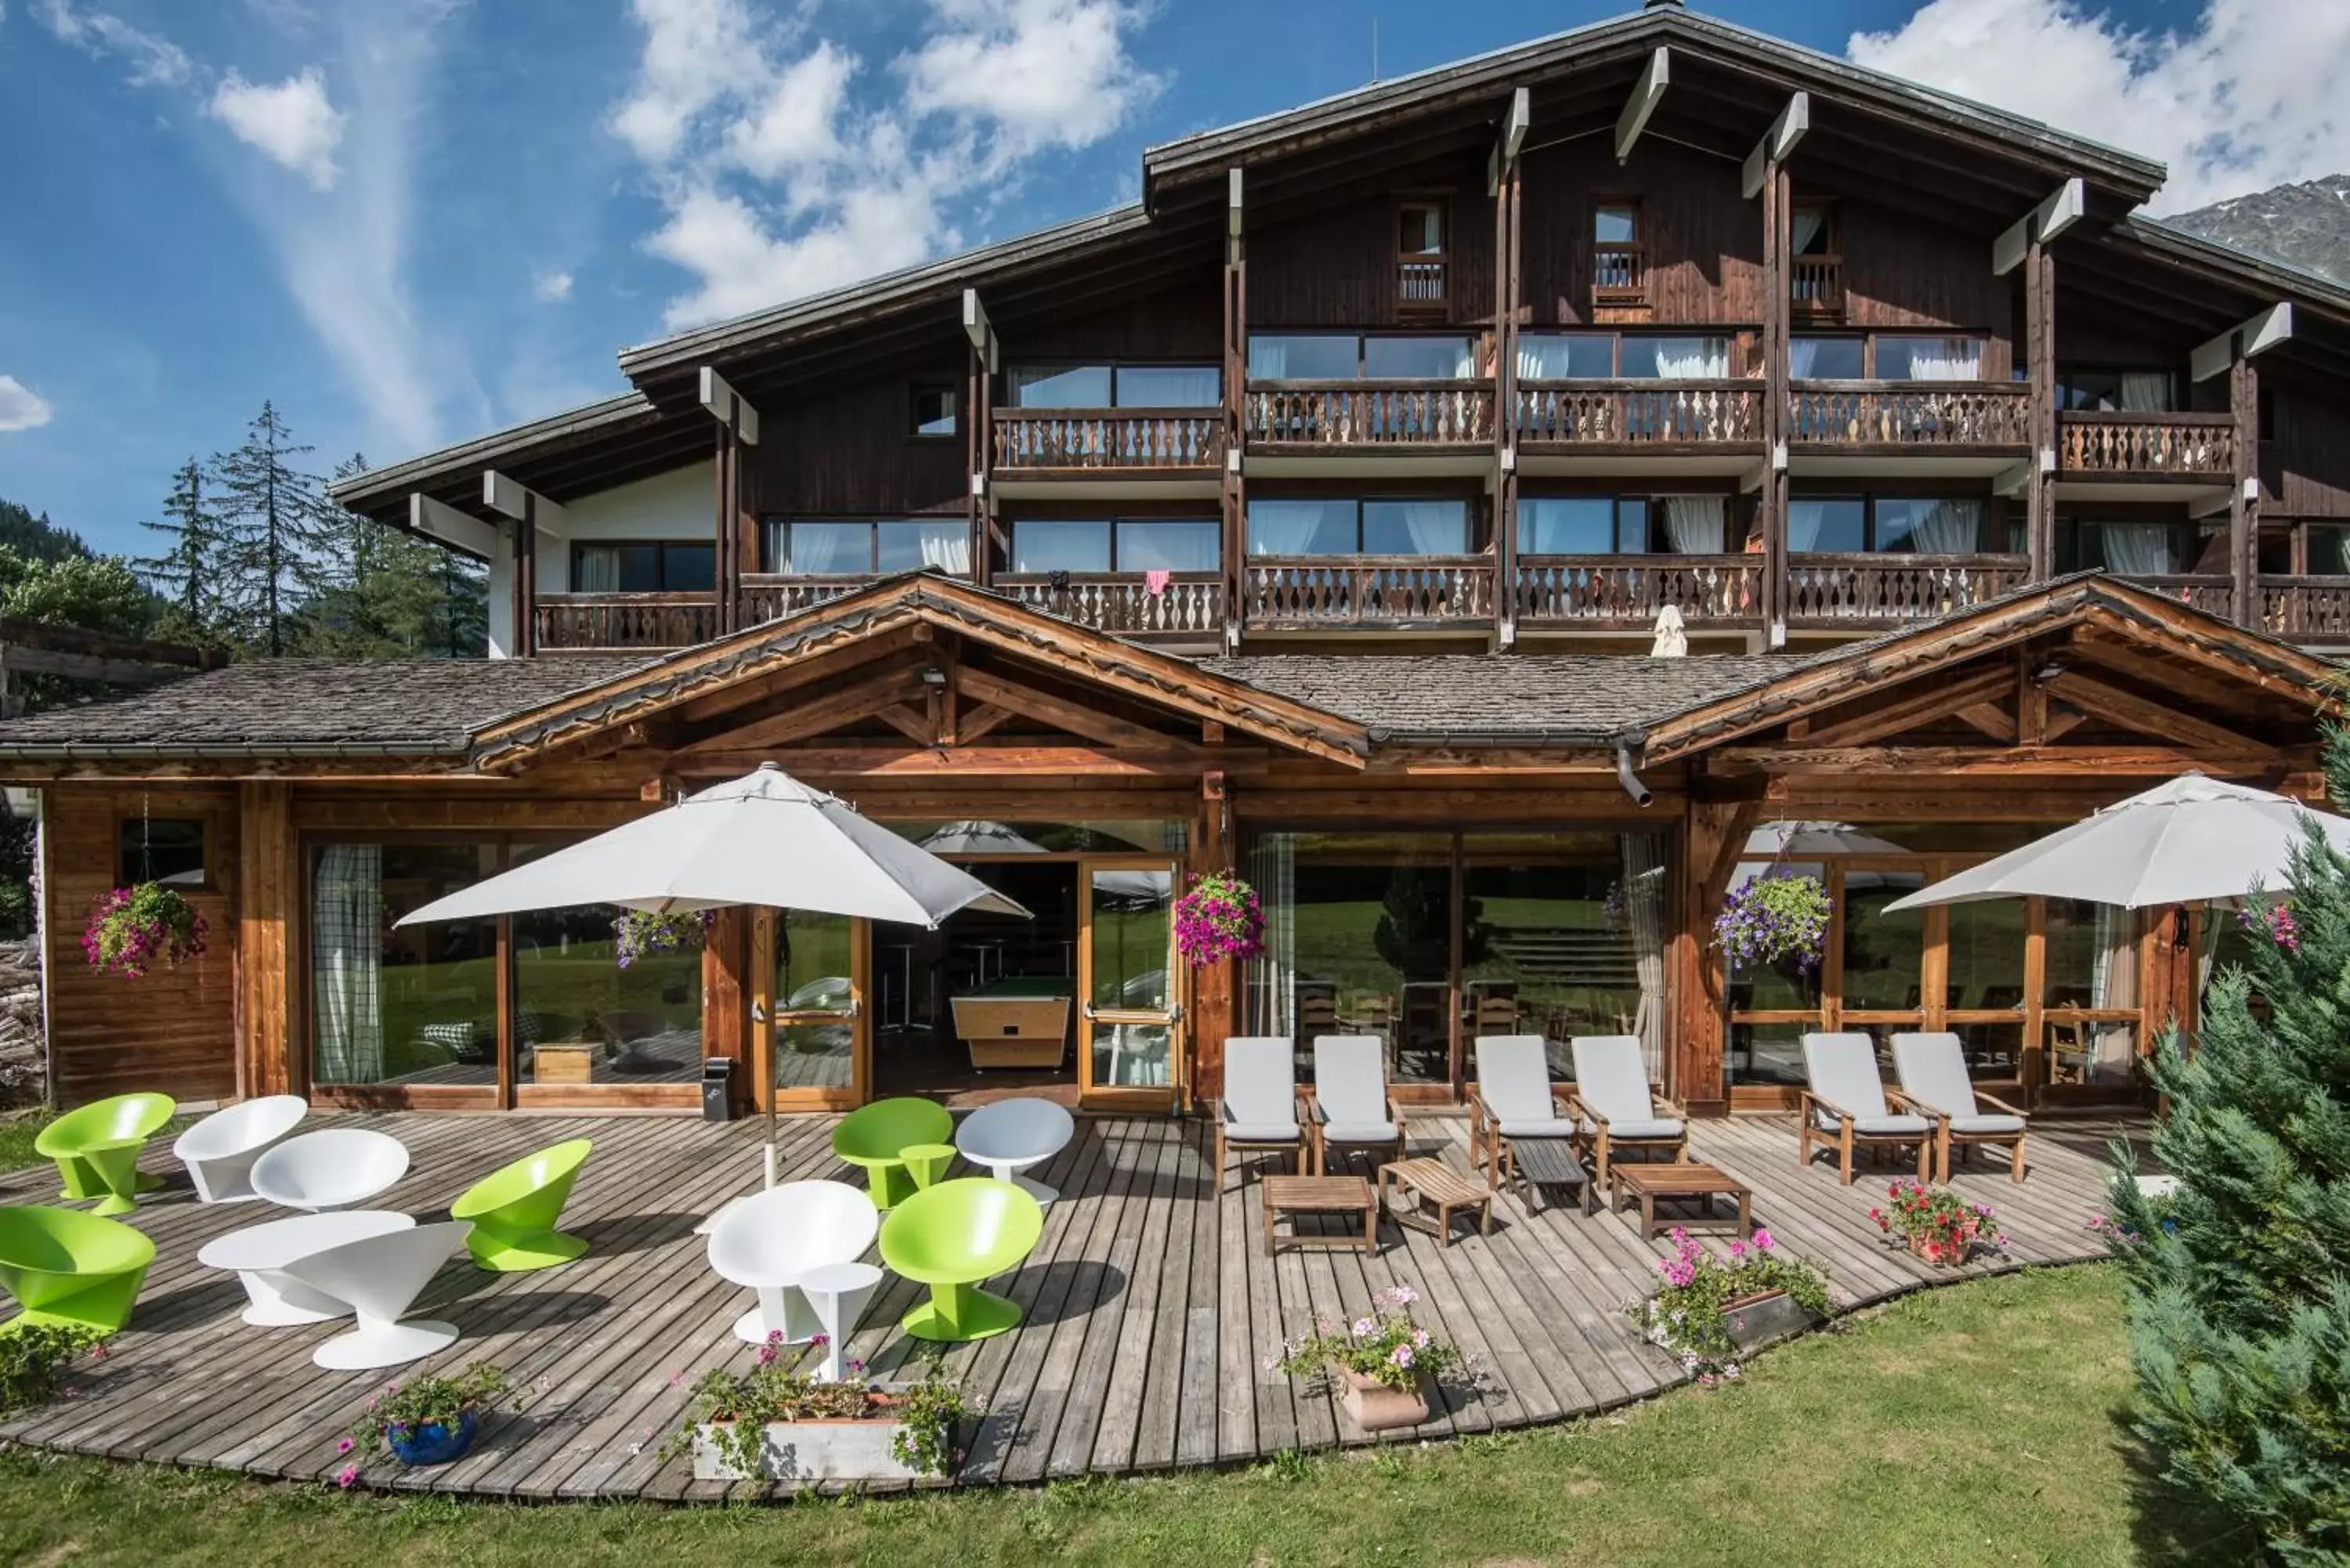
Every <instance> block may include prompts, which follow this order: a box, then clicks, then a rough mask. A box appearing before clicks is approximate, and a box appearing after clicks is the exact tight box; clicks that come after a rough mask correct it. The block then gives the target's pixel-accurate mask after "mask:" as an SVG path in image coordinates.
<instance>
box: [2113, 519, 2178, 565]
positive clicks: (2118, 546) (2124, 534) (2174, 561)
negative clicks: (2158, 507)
mask: <svg viewBox="0 0 2350 1568" xmlns="http://www.w3.org/2000/svg"><path fill="white" fill-rule="evenodd" d="M2097 532H2098V534H2099V535H2102V536H2103V537H2104V539H2105V545H2106V567H2107V568H2108V569H2109V570H2112V571H2116V572H2119V573H2120V574H2122V576H2126V577H2158V576H2167V575H2168V574H2169V573H2172V572H2176V571H2177V570H2178V554H2177V552H2176V551H2175V550H2174V549H2173V545H2174V544H2175V542H2176V541H2175V540H2174V538H2173V537H2172V535H2171V531H2170V525H2169V524H2167V523H2100V524H2097Z"/></svg>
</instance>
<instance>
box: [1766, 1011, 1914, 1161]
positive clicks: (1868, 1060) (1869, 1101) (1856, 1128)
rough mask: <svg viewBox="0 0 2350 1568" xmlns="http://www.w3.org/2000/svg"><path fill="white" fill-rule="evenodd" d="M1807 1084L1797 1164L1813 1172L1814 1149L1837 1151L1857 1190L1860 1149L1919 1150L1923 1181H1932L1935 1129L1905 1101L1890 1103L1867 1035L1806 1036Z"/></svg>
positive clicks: (1874, 1047) (1896, 1099) (1801, 1103)
mask: <svg viewBox="0 0 2350 1568" xmlns="http://www.w3.org/2000/svg"><path fill="white" fill-rule="evenodd" d="M1891 1102H1892V1103H1888V1101H1887V1095H1886V1093H1885V1081H1884V1079H1883V1077H1882V1076H1881V1075H1879V1074H1878V1072H1877V1043H1876V1042H1875V1041H1873V1040H1871V1039H1870V1038H1869V1037H1868V1036H1867V1035H1866V1034H1858V1033H1853V1034H1806V1035H1804V1092H1803V1095H1802V1096H1801V1097H1800V1099H1799V1100H1798V1102H1797V1105H1796V1110H1797V1114H1798V1115H1800V1116H1801V1117H1802V1118H1803V1119H1802V1121H1801V1122H1800V1123H1799V1124H1798V1125H1797V1128H1796V1139H1795V1157H1796V1158H1795V1162H1796V1163H1797V1164H1798V1165H1801V1166H1804V1167H1805V1168H1809V1167H1810V1165H1811V1163H1812V1146H1813V1145H1814V1144H1817V1145H1819V1146H1820V1147H1824V1148H1832V1149H1834V1150H1835V1151H1836V1170H1837V1173H1838V1174H1839V1175H1841V1176H1842V1177H1843V1178H1844V1184H1845V1185H1846V1187H1850V1186H1851V1185H1852V1154H1853V1150H1854V1149H1856V1148H1900V1147H1906V1146H1908V1145H1909V1144H1915V1145H1917V1146H1918V1180H1920V1181H1923V1180H1925V1179H1926V1176H1927V1170H1928V1166H1927V1160H1928V1157H1929V1155H1930V1154H1931V1152H1932V1149H1933V1141H1932V1140H1933V1134H1934V1128H1933V1124H1932V1123H1930V1122H1929V1121H1928V1120H1927V1119H1926V1118H1925V1117H1924V1116H1918V1115H1917V1114H1916V1113H1915V1112H1914V1111H1912V1110H1910V1109H1909V1108H1908V1101H1907V1100H1905V1099H1903V1098H1902V1097H1901V1096H1898V1095H1895V1096H1891Z"/></svg>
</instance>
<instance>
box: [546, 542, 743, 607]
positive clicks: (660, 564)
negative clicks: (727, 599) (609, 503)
mask: <svg viewBox="0 0 2350 1568" xmlns="http://www.w3.org/2000/svg"><path fill="white" fill-rule="evenodd" d="M672 548H676V549H687V550H694V549H699V550H707V551H709V552H710V555H711V559H710V581H709V583H708V585H707V586H704V587H682V588H681V587H671V586H670V581H669V555H670V551H671V549H672ZM642 549H650V550H651V551H652V553H653V576H654V577H655V578H656V579H658V582H659V586H658V587H650V588H583V587H579V586H578V584H579V579H580V570H579V568H580V561H581V557H582V556H584V555H585V554H586V553H587V551H589V550H642ZM569 565H570V569H571V583H572V587H571V591H572V592H573V593H577V594H585V593H616V594H714V593H716V592H717V591H718V548H717V545H715V544H713V543H712V541H711V540H708V539H574V540H573V541H571V560H570V563H569Z"/></svg>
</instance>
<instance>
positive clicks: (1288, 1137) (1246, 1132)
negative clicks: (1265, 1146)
mask: <svg viewBox="0 0 2350 1568" xmlns="http://www.w3.org/2000/svg"><path fill="white" fill-rule="evenodd" d="M1298 1137H1299V1131H1298V1127H1297V1124H1296V1123H1295V1122H1226V1123H1225V1124H1224V1141H1225V1142H1227V1143H1295V1142H1296V1141H1297V1139H1298Z"/></svg>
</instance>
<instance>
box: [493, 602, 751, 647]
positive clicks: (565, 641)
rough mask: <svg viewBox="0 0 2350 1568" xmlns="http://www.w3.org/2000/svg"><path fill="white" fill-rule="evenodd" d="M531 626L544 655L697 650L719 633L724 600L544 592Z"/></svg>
mask: <svg viewBox="0 0 2350 1568" xmlns="http://www.w3.org/2000/svg"><path fill="white" fill-rule="evenodd" d="M531 624H532V628H533V629H534V632H535V634H536V638H537V646H538V648H539V649H540V651H542V652H550V653H552V652H566V651H567V652H578V651H581V650H583V649H615V648H620V649H633V648H645V649H659V648H691V647H692V646H693V645H694V644H695V643H697V642H707V641H709V640H710V639H712V638H713V637H716V636H717V635H718V597H717V596H716V595H715V594H712V593H681V594H541V595H540V596H539V597H538V606H537V608H536V611H535V612H534V618H533V620H532V623H531Z"/></svg>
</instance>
